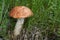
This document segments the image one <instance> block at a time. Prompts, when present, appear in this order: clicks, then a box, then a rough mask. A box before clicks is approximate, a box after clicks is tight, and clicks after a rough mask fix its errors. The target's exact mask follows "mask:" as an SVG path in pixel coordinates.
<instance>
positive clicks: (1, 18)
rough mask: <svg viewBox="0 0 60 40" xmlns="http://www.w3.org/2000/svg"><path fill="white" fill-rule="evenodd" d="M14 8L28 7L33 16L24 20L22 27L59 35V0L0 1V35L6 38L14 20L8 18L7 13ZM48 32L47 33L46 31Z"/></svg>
mask: <svg viewBox="0 0 60 40" xmlns="http://www.w3.org/2000/svg"><path fill="white" fill-rule="evenodd" d="M15 6H27V7H29V8H30V9H31V10H32V11H33V13H34V16H32V17H30V18H27V19H26V20H25V24H24V27H25V28H27V30H31V29H32V28H33V27H35V26H36V27H39V28H40V29H41V30H42V31H44V32H43V33H46V35H47V34H51V33H55V34H56V35H58V36H59V35H60V0H0V35H1V36H6V35H7V30H9V29H8V28H10V26H11V30H12V29H13V28H14V25H15V22H16V19H13V18H10V16H9V12H10V10H11V9H12V8H13V7H15ZM46 30H48V31H46Z"/></svg>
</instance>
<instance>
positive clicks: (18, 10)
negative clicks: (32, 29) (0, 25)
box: [10, 6, 33, 36]
mask: <svg viewBox="0 0 60 40" xmlns="http://www.w3.org/2000/svg"><path fill="white" fill-rule="evenodd" d="M32 15H33V13H32V11H31V10H30V9H29V8H28V7H25V6H16V7H14V8H13V9H12V10H11V11H10V16H11V17H13V18H17V23H16V25H15V29H14V35H15V36H17V35H19V34H20V31H21V29H22V26H23V23H24V19H25V18H27V17H30V16H32Z"/></svg>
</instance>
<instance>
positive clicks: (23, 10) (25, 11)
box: [10, 6, 33, 18]
mask: <svg viewBox="0 0 60 40" xmlns="http://www.w3.org/2000/svg"><path fill="white" fill-rule="evenodd" d="M32 15H33V13H32V11H31V10H30V9H29V8H28V7H25V6H16V7H14V8H13V9H12V10H11V12H10V16H11V17H13V18H26V17H30V16H32Z"/></svg>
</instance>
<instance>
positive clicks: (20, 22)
mask: <svg viewBox="0 0 60 40" xmlns="http://www.w3.org/2000/svg"><path fill="white" fill-rule="evenodd" d="M23 23H24V18H20V19H18V20H17V23H16V25H15V29H14V36H17V35H19V34H20V31H21V29H22V26H23Z"/></svg>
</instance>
